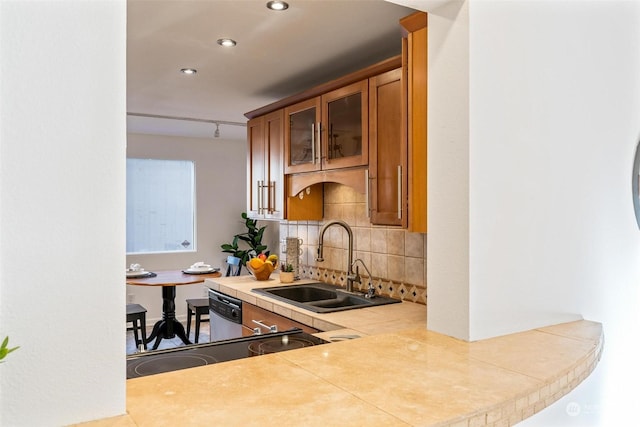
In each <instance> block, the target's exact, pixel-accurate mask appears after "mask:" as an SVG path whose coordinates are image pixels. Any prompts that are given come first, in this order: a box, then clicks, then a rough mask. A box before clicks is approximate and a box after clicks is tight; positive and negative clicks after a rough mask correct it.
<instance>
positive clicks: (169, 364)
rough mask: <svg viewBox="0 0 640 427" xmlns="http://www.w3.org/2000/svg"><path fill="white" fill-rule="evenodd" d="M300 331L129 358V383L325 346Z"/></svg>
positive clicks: (293, 330) (146, 353)
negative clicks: (245, 359) (170, 372)
mask: <svg viewBox="0 0 640 427" xmlns="http://www.w3.org/2000/svg"><path fill="white" fill-rule="evenodd" d="M326 342H327V341H324V340H322V339H320V338H318V337H314V336H313V335H310V334H307V333H306V332H303V331H302V330H301V329H292V330H289V331H284V332H273V333H269V334H265V335H253V336H250V337H244V338H236V339H232V340H226V341H216V342H212V343H203V344H194V345H189V346H186V347H177V348H171V349H167V350H154V351H148V352H144V353H136V354H132V355H130V356H127V379H129V378H137V377H144V376H147V375H154V374H160V373H162V372H169V371H177V370H179V369H186V368H194V367H196V366H204V365H210V364H212V363H219V362H226V361H229V360H235V359H243V358H245V357H252V356H259V355H262V354H269V353H277V352H280V351H287V350H295V349H297V348H302V347H309V346H312V345H320V344H324V343H326Z"/></svg>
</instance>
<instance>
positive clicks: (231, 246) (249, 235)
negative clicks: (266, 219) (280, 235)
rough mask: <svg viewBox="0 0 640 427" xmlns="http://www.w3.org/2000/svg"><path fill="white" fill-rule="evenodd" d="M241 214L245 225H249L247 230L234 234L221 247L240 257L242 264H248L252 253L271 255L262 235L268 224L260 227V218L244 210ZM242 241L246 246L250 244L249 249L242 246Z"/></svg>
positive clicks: (255, 254) (254, 254)
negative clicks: (231, 238) (228, 241)
mask: <svg viewBox="0 0 640 427" xmlns="http://www.w3.org/2000/svg"><path fill="white" fill-rule="evenodd" d="M241 216H242V219H243V220H244V225H245V226H246V227H247V231H246V232H244V233H240V234H236V235H235V236H233V241H232V242H231V243H224V244H222V245H220V247H221V248H222V252H226V253H230V254H232V255H233V256H234V257H236V258H240V260H241V263H242V265H245V266H246V265H247V261H249V258H250V257H251V255H253V256H257V255H259V254H261V253H263V254H265V255H267V256H268V255H269V251H267V246H266V245H263V244H262V236H263V234H264V230H265V229H266V228H267V226H266V225H265V226H264V227H260V228H258V220H256V219H251V218H249V217H248V216H247V213H246V212H242V215H241ZM240 242H244V244H245V246H248V249H242V248H240V247H239V243H240Z"/></svg>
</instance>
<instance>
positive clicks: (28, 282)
mask: <svg viewBox="0 0 640 427" xmlns="http://www.w3.org/2000/svg"><path fill="white" fill-rule="evenodd" d="M125 34H126V4H125V2H111V1H100V2H80V1H58V2H24V1H23V2H7V1H2V2H0V64H1V65H0V236H1V240H0V336H1V337H4V336H5V335H9V336H10V339H11V344H12V345H19V346H20V349H19V350H17V351H16V352H14V353H12V354H10V355H9V357H8V358H7V359H5V360H6V362H5V363H3V364H1V365H0V425H3V426H61V425H67V424H70V423H74V422H80V421H84V420H90V419H95V418H102V417H106V416H111V415H116V414H122V413H124V412H125V376H126V375H125V342H124V334H123V333H122V330H123V327H124V322H123V320H124V316H125V310H124V303H125V288H124V286H122V285H121V283H122V266H123V265H124V261H125V260H124V258H125V256H124V249H125V239H124V230H125V220H124V207H125V197H124V189H125V185H124V184H125V181H124V177H125V132H126V130H125V106H126V94H125V90H126V81H125V80H126V64H125V45H126V40H125Z"/></svg>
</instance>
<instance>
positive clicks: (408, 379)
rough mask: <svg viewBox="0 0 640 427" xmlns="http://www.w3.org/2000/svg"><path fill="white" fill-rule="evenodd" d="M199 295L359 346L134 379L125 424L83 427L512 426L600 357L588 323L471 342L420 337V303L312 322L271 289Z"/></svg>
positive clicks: (232, 286)
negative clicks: (269, 293) (225, 297)
mask: <svg viewBox="0 0 640 427" xmlns="http://www.w3.org/2000/svg"><path fill="white" fill-rule="evenodd" d="M297 283H299V282H297ZM206 284H207V285H208V286H209V287H211V288H214V289H216V290H219V291H221V292H223V293H227V294H230V295H232V296H235V297H237V298H240V299H242V300H243V301H246V302H248V303H251V304H255V305H258V306H260V307H263V308H265V309H268V310H272V311H274V312H276V313H278V314H281V315H284V316H287V317H290V318H293V319H294V320H297V321H301V322H302V323H306V324H309V323H307V322H309V319H307V318H306V317H304V316H308V317H310V318H311V320H310V322H311V326H315V325H317V326H320V325H322V326H325V327H326V328H319V329H323V330H327V331H329V332H328V334H329V335H331V334H337V333H340V334H343V332H342V331H339V330H340V329H342V328H348V329H349V331H351V332H352V333H354V334H358V335H363V337H362V338H359V339H354V340H348V341H341V342H335V343H331V344H326V345H322V346H313V347H307V348H303V349H299V350H293V351H287V352H282V353H275V354H269V355H264V356H260V357H252V358H247V359H241V360H235V361H231V362H225V363H221V364H214V365H208V366H203V367H198V368H192V369H187V370H181V371H174V372H168V373H163V374H159V375H151V376H147V377H142V378H135V379H130V380H127V414H126V415H123V416H120V417H114V418H108V419H104V420H97V421H93V422H90V423H85V424H83V425H90V426H154V427H155V426H163V425H167V426H169V425H194V426H196V425H229V426H231V425H243V426H271V425H277V426H326V425H331V426H354V425H367V426H385V427H387V426H439V427H440V426H452V427H453V426H455V427H459V426H465V427H471V426H483V425H488V426H495V427H497V426H507V425H512V424H515V423H517V422H518V421H520V420H522V419H524V418H527V417H529V416H531V415H533V414H534V413H536V412H538V411H540V410H542V409H543V408H545V407H547V406H549V405H550V404H551V403H553V402H555V401H556V400H557V399H559V398H560V397H562V396H563V395H565V394H567V393H568V392H569V391H571V390H572V389H573V388H575V387H576V386H577V385H578V384H579V383H580V382H582V380H584V379H585V378H586V377H587V376H588V375H589V374H590V373H591V371H592V370H593V369H594V368H595V366H596V364H597V363H598V361H599V359H600V354H601V352H602V347H603V332H602V326H601V324H599V323H595V322H591V321H587V320H581V321H575V322H569V323H563V324H559V325H553V326H548V327H543V328H538V329H534V330H530V331H525V332H521V333H516V334H511V335H506V336H502V337H496V338H491V339H486V340H481V341H476V342H471V343H470V342H465V341H461V340H457V339H454V338H451V337H448V336H445V335H442V334H438V333H435V332H432V331H429V330H427V329H426V327H425V325H426V307H425V306H423V305H419V304H414V303H409V302H403V303H401V304H391V305H386V306H379V307H375V308H365V309H356V310H347V311H343V312H336V313H326V314H318V313H311V312H307V311H305V310H302V309H300V308H297V307H294V306H292V305H289V304H285V303H283V302H279V301H277V300H275V299H272V298H268V297H266V296H262V295H259V294H256V293H253V292H251V289H253V288H255V287H258V286H263V287H266V286H276V285H279V282H278V281H277V280H270V281H267V282H256V281H254V280H253V279H252V278H250V277H242V276H241V277H235V278H220V279H212V280H207V282H206ZM303 320H305V321H303ZM364 335H368V336H364Z"/></svg>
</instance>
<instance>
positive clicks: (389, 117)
mask: <svg viewBox="0 0 640 427" xmlns="http://www.w3.org/2000/svg"><path fill="white" fill-rule="evenodd" d="M402 74H403V73H402V69H397V70H393V71H388V72H386V73H384V74H381V75H379V76H376V77H372V78H371V79H369V97H370V103H369V145H370V150H369V152H370V160H369V179H368V196H369V200H368V206H369V214H370V220H371V223H372V224H377V225H397V226H402V227H406V226H407V182H408V173H407V137H406V128H407V127H406V111H405V108H404V98H405V97H404V96H403V83H404V81H403V79H402Z"/></svg>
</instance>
